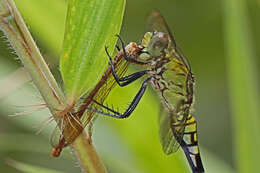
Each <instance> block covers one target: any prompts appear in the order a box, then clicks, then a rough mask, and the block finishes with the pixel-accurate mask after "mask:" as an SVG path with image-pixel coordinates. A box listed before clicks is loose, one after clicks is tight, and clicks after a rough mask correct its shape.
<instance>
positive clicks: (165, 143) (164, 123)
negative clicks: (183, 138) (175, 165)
mask: <svg viewBox="0 0 260 173" xmlns="http://www.w3.org/2000/svg"><path fill="white" fill-rule="evenodd" d="M159 136H160V142H161V145H162V149H163V152H164V153H165V154H171V153H174V152H176V151H177V150H178V149H179V146H180V145H179V143H178V142H177V140H176V139H175V137H174V136H173V133H172V129H171V117H170V115H169V112H168V111H167V110H166V109H165V108H163V107H162V108H161V111H160V116H159Z"/></svg>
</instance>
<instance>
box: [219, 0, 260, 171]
mask: <svg viewBox="0 0 260 173" xmlns="http://www.w3.org/2000/svg"><path fill="white" fill-rule="evenodd" d="M246 3H247V1H246V0H239V1H237V0H224V1H223V5H224V6H223V7H224V31H225V32H224V33H225V41H226V42H225V43H226V48H227V55H228V56H227V57H228V58H227V62H228V77H229V87H230V90H229V92H230V101H231V108H232V118H233V127H234V136H235V137H234V142H233V144H235V146H234V149H235V151H234V153H235V161H236V165H237V168H238V172H240V173H246V172H258V171H259V170H260V164H259V163H258V162H259V155H260V151H259V150H258V149H257V148H259V146H260V138H259V131H260V117H259V115H260V110H259V105H260V101H259V92H258V91H259V88H258V87H257V79H258V77H257V75H256V74H257V73H256V67H255V62H254V50H253V46H252V42H251V40H250V39H251V31H250V25H249V21H248V13H247V9H246V7H247V5H246Z"/></svg>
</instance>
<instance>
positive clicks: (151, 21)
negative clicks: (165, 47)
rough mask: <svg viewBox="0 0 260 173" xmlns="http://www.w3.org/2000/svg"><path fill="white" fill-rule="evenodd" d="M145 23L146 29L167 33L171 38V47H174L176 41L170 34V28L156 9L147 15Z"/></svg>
mask: <svg viewBox="0 0 260 173" xmlns="http://www.w3.org/2000/svg"><path fill="white" fill-rule="evenodd" d="M147 23H148V31H151V32H154V31H157V32H164V33H166V34H168V35H169V37H170V39H171V40H172V44H173V47H174V48H175V47H176V42H175V39H174V37H173V35H172V34H171V31H170V28H169V26H168V25H167V23H166V21H165V20H164V18H163V17H162V15H161V14H160V12H159V11H157V10H155V11H153V12H152V13H151V14H150V15H149V17H148V19H147Z"/></svg>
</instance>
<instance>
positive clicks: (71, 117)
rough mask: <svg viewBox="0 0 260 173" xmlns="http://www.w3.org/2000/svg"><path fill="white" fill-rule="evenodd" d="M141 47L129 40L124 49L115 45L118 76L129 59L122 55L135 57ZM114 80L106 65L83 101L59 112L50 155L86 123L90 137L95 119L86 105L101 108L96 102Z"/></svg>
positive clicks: (107, 92)
mask: <svg viewBox="0 0 260 173" xmlns="http://www.w3.org/2000/svg"><path fill="white" fill-rule="evenodd" d="M122 46H124V45H122ZM142 49H143V48H142V47H141V46H139V45H137V44H136V43H135V42H131V43H129V44H128V45H127V46H124V51H123V50H122V49H120V48H119V47H118V46H117V50H118V53H117V55H116V57H115V59H114V61H113V68H115V69H117V72H118V75H119V76H122V75H123V74H124V73H125V72H126V69H127V67H128V65H129V61H125V60H124V58H123V56H131V57H133V59H135V58H136V57H138V56H139V55H140V54H141V52H142ZM115 82H116V81H115V80H114V79H113V75H112V67H111V66H108V68H107V70H106V71H105V72H104V74H103V75H102V77H101V79H100V80H99V81H98V83H97V84H96V86H95V87H94V89H92V91H90V92H89V93H88V94H87V95H86V96H85V98H84V100H83V102H81V103H80V105H79V106H78V108H75V107H76V106H75V105H72V106H68V107H67V108H66V109H65V110H63V111H62V112H60V116H59V117H62V118H59V119H58V125H57V127H56V129H55V130H54V132H53V135H52V138H51V143H52V146H53V149H52V151H51V156H53V157H58V156H59V155H60V153H61V152H62V149H63V148H64V147H66V146H68V145H70V144H71V143H73V142H74V141H75V139H76V138H77V137H78V136H79V135H80V134H81V133H82V131H83V130H84V128H85V126H87V125H88V134H89V138H91V136H92V130H91V129H92V127H93V122H94V120H95V119H96V116H95V113H96V112H95V111H92V110H88V109H87V107H92V108H94V109H101V108H100V106H99V105H98V104H96V102H98V103H101V104H102V103H103V102H104V100H105V99H106V97H107V96H108V94H109V93H110V91H111V90H112V89H113V87H114V86H115ZM93 100H95V101H93ZM61 115H63V116H61ZM60 129H61V130H60Z"/></svg>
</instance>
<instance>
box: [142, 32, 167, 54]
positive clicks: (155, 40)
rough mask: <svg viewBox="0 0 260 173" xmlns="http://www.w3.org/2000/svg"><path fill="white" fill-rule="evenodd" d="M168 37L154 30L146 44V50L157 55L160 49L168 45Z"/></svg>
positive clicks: (162, 49)
mask: <svg viewBox="0 0 260 173" xmlns="http://www.w3.org/2000/svg"><path fill="white" fill-rule="evenodd" d="M168 43H169V37H168V35H167V34H165V33H163V32H154V33H153V36H152V38H151V39H150V41H149V44H148V47H147V49H148V52H149V53H150V54H151V55H152V56H154V57H158V56H160V55H161V53H162V51H164V50H165V48H167V47H168Z"/></svg>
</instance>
